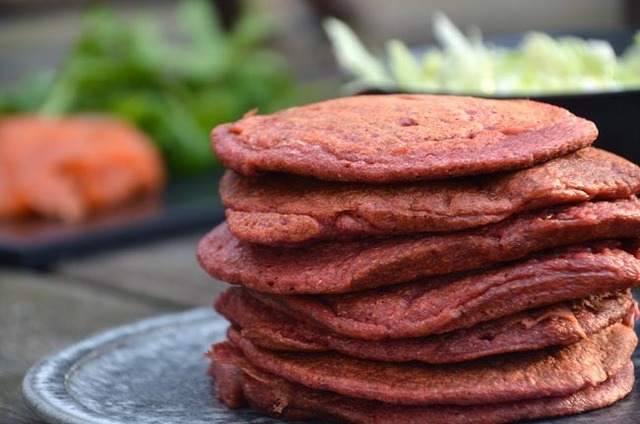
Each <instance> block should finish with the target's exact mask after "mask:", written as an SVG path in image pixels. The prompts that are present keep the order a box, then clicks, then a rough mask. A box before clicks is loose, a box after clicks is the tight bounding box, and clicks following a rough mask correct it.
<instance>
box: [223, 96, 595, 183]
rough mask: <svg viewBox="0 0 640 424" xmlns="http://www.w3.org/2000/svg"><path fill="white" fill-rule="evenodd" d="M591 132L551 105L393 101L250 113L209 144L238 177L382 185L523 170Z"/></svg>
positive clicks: (583, 143) (585, 140)
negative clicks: (273, 174) (289, 177)
mask: <svg viewBox="0 0 640 424" xmlns="http://www.w3.org/2000/svg"><path fill="white" fill-rule="evenodd" d="M597 134H598V132H597V129H596V126H595V125H594V124H593V123H592V122H590V121H587V120H585V119H582V118H578V117H576V116H575V115H573V114H571V113H570V112H568V111H567V110H565V109H562V108H559V107H556V106H552V105H549V104H544V103H538V102H533V101H529V100H490V99H479V98H471V97H458V96H442V95H440V96H438V95H408V94H398V95H379V96H355V97H344V98H338V99H332V100H327V101H324V102H320V103H314V104H310V105H306V106H302V107H296V108H291V109H287V110H283V111H280V112H277V113H274V114H272V115H255V114H253V113H250V114H247V115H246V116H245V117H244V118H242V119H240V120H238V121H236V122H234V123H231V124H224V125H221V126H218V127H217V128H215V129H214V130H213V132H212V136H211V139H212V144H213V149H214V151H215V153H216V155H217V157H218V158H219V159H220V161H221V162H222V164H223V165H224V166H225V167H227V168H231V169H233V170H235V171H237V172H239V173H241V174H245V175H255V174H257V173H260V172H284V173H290V174H298V175H306V176H311V177H314V178H318V179H324V180H332V181H360V182H375V183H382V182H394V181H396V182H397V181H415V180H426V179H443V178H451V177H456V176H463V175H478V174H488V173H493V172H499V171H506V170H513V169H520V168H527V167H530V166H533V165H535V164H538V163H542V162H545V161H547V160H549V159H552V158H554V157H558V156H562V155H564V154H567V153H569V152H572V151H575V150H578V149H581V148H584V147H587V146H588V145H590V144H591V143H592V142H593V141H594V140H595V139H596V137H597Z"/></svg>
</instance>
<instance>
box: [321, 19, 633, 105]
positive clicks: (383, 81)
mask: <svg viewBox="0 0 640 424" xmlns="http://www.w3.org/2000/svg"><path fill="white" fill-rule="evenodd" d="M324 27H325V30H326V32H327V34H328V35H329V38H330V39H331V42H332V45H333V50H334V55H335V57H336V60H337V62H338V64H339V66H340V67H341V68H342V69H343V70H344V71H345V72H347V73H348V74H350V75H351V76H352V77H353V78H354V79H353V80H352V81H351V82H349V83H348V84H347V86H346V87H345V88H346V91H349V92H357V91H362V90H366V89H382V90H393V91H398V90H399V91H409V92H411V91H414V92H443V93H462V94H476V95H489V96H493V95H497V96H513V95H524V96H527V95H540V94H558V93H576V92H597V91H616V90H623V89H630V88H631V89H638V88H640V33H638V35H636V37H635V40H634V43H633V45H632V46H631V47H629V48H628V50H627V51H626V52H625V54H624V55H622V56H621V57H616V55H615V53H614V51H613V48H612V47H611V45H610V44H609V43H608V42H606V41H601V40H584V39H580V38H577V37H559V38H552V37H550V36H549V35H547V34H544V33H540V32H530V33H528V34H526V35H525V37H524V39H523V40H522V42H521V43H520V45H519V46H517V47H516V48H514V49H507V48H500V47H496V46H492V45H490V44H487V43H485V42H484V41H483V39H482V33H481V31H480V30H479V29H478V28H476V27H472V28H470V29H469V30H468V31H467V34H466V35H465V34H463V33H462V32H461V31H460V30H459V29H458V28H457V27H456V26H455V25H454V24H453V23H451V21H450V20H449V19H448V18H447V17H446V16H445V15H444V14H442V13H436V14H434V16H433V32H434V36H435V38H436V40H437V41H438V42H439V44H440V45H441V46H442V47H441V48H437V47H433V48H430V49H428V50H426V51H425V52H424V53H422V54H416V53H414V52H411V51H410V50H409V49H408V48H407V47H406V45H405V44H404V43H402V42H401V41H398V40H390V41H389V42H388V43H387V46H386V47H387V48H386V52H387V55H386V57H385V58H378V57H375V56H373V55H371V54H370V53H369V52H368V51H367V50H366V48H365V47H364V46H363V45H362V43H361V42H360V41H359V40H358V37H357V36H356V34H355V33H354V32H353V31H352V30H351V29H350V28H349V27H348V26H347V25H346V24H344V23H343V22H340V21H338V20H336V19H329V20H327V21H326V22H325V24H324Z"/></svg>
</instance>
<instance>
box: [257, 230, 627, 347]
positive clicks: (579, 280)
mask: <svg viewBox="0 0 640 424" xmlns="http://www.w3.org/2000/svg"><path fill="white" fill-rule="evenodd" d="M625 247H626V246H623V245H618V243H614V242H611V243H604V242H603V243H596V244H594V245H592V246H570V247H564V248H559V249H557V250H555V251H550V252H546V253H544V254H537V255H534V256H530V257H528V258H527V259H526V260H522V261H520V262H512V263H508V264H501V265H499V266H495V267H493V268H489V269H485V270H480V271H475V272H467V273H462V274H449V275H444V276H439V277H432V278H429V279H423V280H416V281H414V282H411V283H406V284H401V285H395V286H390V287H381V288H377V289H371V290H368V291H364V292H359V293H348V294H337V295H316V296H312V295H297V296H294V295H292V296H281V295H274V294H269V293H260V292H257V291H253V290H247V293H250V294H251V295H252V296H254V297H255V298H256V299H258V300H259V301H261V302H263V303H266V304H268V305H269V306H271V307H273V308H276V309H278V310H281V311H283V312H284V313H287V314H289V315H291V316H294V317H296V318H299V319H301V320H304V321H306V322H309V323H312V324H315V325H318V326H321V327H323V328H327V329H329V330H330V331H333V332H335V333H338V334H342V335H344V336H348V337H354V338H361V339H367V340H383V339H389V338H394V339H397V338H405V337H420V336H427V335H431V334H441V333H446V332H449V331H452V330H457V329H461V328H468V327H472V326H474V325H476V324H478V323H480V322H485V321H491V320H494V319H497V318H500V317H504V316H508V315H512V314H514V313H517V312H520V311H523V310H527V309H531V308H536V307H540V306H545V305H550V304H553V303H556V302H563V301H568V300H573V299H580V298H583V297H586V296H590V295H594V294H600V293H606V292H610V291H616V290H626V289H629V288H631V287H634V286H635V285H636V284H638V281H640V260H639V259H638V258H636V256H634V254H636V253H637V246H633V247H631V248H630V250H631V251H632V252H633V253H629V252H627V251H625V250H622V248H625Z"/></svg>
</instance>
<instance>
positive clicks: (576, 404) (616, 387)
mask: <svg viewBox="0 0 640 424" xmlns="http://www.w3.org/2000/svg"><path fill="white" fill-rule="evenodd" d="M220 353H222V352H220ZM224 356H225V357H224V360H225V361H226V362H229V363H230V364H223V363H221V362H213V363H212V366H211V367H210V371H209V374H210V375H211V376H213V377H214V378H215V379H216V382H215V389H216V390H215V392H216V396H218V397H219V398H220V399H222V400H223V402H224V403H225V404H226V405H227V406H229V407H231V408H237V407H240V406H244V404H245V400H246V401H248V403H249V404H251V406H252V407H253V409H256V410H258V411H260V412H261V413H263V414H266V415H269V416H273V417H281V418H288V419H292V420H305V419H314V418H317V419H321V420H322V421H323V422H324V421H332V422H333V421H335V422H349V423H362V424H369V423H377V424H397V423H407V424H423V423H429V424H469V423H474V424H500V423H510V422H514V421H520V420H527V419H537V418H544V417H554V416H562V415H571V414H578V413H581V412H585V411H590V410H593V409H598V408H602V407H605V406H608V405H611V404H612V403H614V402H616V401H618V400H620V399H622V398H623V397H624V396H626V395H627V394H628V393H629V392H631V390H632V389H633V383H634V372H633V363H632V362H631V361H628V362H627V364H625V365H624V366H623V367H622V369H621V370H620V371H619V372H618V373H616V374H614V375H612V376H610V377H609V378H608V379H607V380H606V381H605V382H604V383H601V384H599V385H597V386H594V387H587V388H585V389H583V390H579V391H577V392H575V393H572V394H570V395H565V396H555V397H543V398H538V399H530V400H524V401H514V402H503V403H495V404H490V405H472V406H452V405H433V406H403V405H392V404H389V403H383V402H378V401H370V400H364V399H356V398H351V397H346V396H342V395H339V394H337V393H332V392H328V391H322V390H315V389H310V388H308V387H305V386H302V385H300V384H295V383H291V382H289V381H287V380H284V379H282V378H280V377H277V376H275V375H273V374H269V373H265V372H262V371H259V370H257V369H255V368H254V367H252V366H251V365H249V364H248V363H247V362H246V360H245V359H244V358H243V357H242V354H241V353H238V352H237V351H235V350H234V351H229V352H226V354H225V355H224ZM243 370H245V371H243Z"/></svg>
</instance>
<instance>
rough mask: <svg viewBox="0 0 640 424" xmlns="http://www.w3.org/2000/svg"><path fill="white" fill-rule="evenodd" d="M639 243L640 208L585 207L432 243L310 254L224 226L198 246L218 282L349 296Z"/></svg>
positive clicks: (403, 240)
mask: <svg viewBox="0 0 640 424" xmlns="http://www.w3.org/2000/svg"><path fill="white" fill-rule="evenodd" d="M638 236H640V202H639V201H638V199H636V198H635V197H633V198H631V199H628V200H618V201H614V202H604V201H603V202H585V203H581V204H578V205H572V206H556V207H552V208H547V209H543V210H540V211H533V212H526V213H523V214H519V215H516V216H513V217H511V218H509V219H507V220H504V221H501V222H499V223H496V224H490V225H486V226H483V227H478V228H474V229H470V230H464V231H458V232H453V233H442V234H434V235H420V236H404V237H395V238H390V239H385V240H372V239H368V240H355V241H344V242H337V241H335V242H324V243H318V244H315V245H313V246H309V247H307V248H305V249H285V248H275V247H270V246H260V245H255V244H250V243H244V242H241V241H240V240H238V239H236V238H235V237H233V236H232V235H231V234H230V233H229V231H228V229H227V226H226V225H225V224H224V223H223V224H221V225H220V226H218V227H217V228H215V229H214V230H213V231H211V232H210V233H209V234H208V235H207V236H205V237H204V238H203V240H202V241H201V242H200V244H199V246H198V252H197V253H198V259H199V261H200V264H201V265H202V267H203V268H204V269H205V270H206V271H207V272H208V273H209V274H210V275H211V276H213V277H214V278H218V279H220V280H223V281H227V282H229V283H232V284H243V285H245V286H247V287H251V288H253V289H255V290H259V291H264V292H271V293H281V294H293V293H308V294H314V293H345V292H352V291H358V290H363V289H367V288H372V287H380V286H388V285H393V284H397V283H402V282H407V281H411V280H414V279H417V278H422V277H426V276H432V275H441V274H447V273H451V272H458V271H465V270H471V269H477V268H480V267H485V266H487V265H490V264H493V263H496V262H503V261H510V260H514V259H518V258H522V257H524V256H526V255H530V254H532V253H534V252H537V251H541V250H543V249H548V248H551V247H555V246H563V245H569V244H576V243H581V242H585V241H590V240H599V239H607V238H622V237H638Z"/></svg>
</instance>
